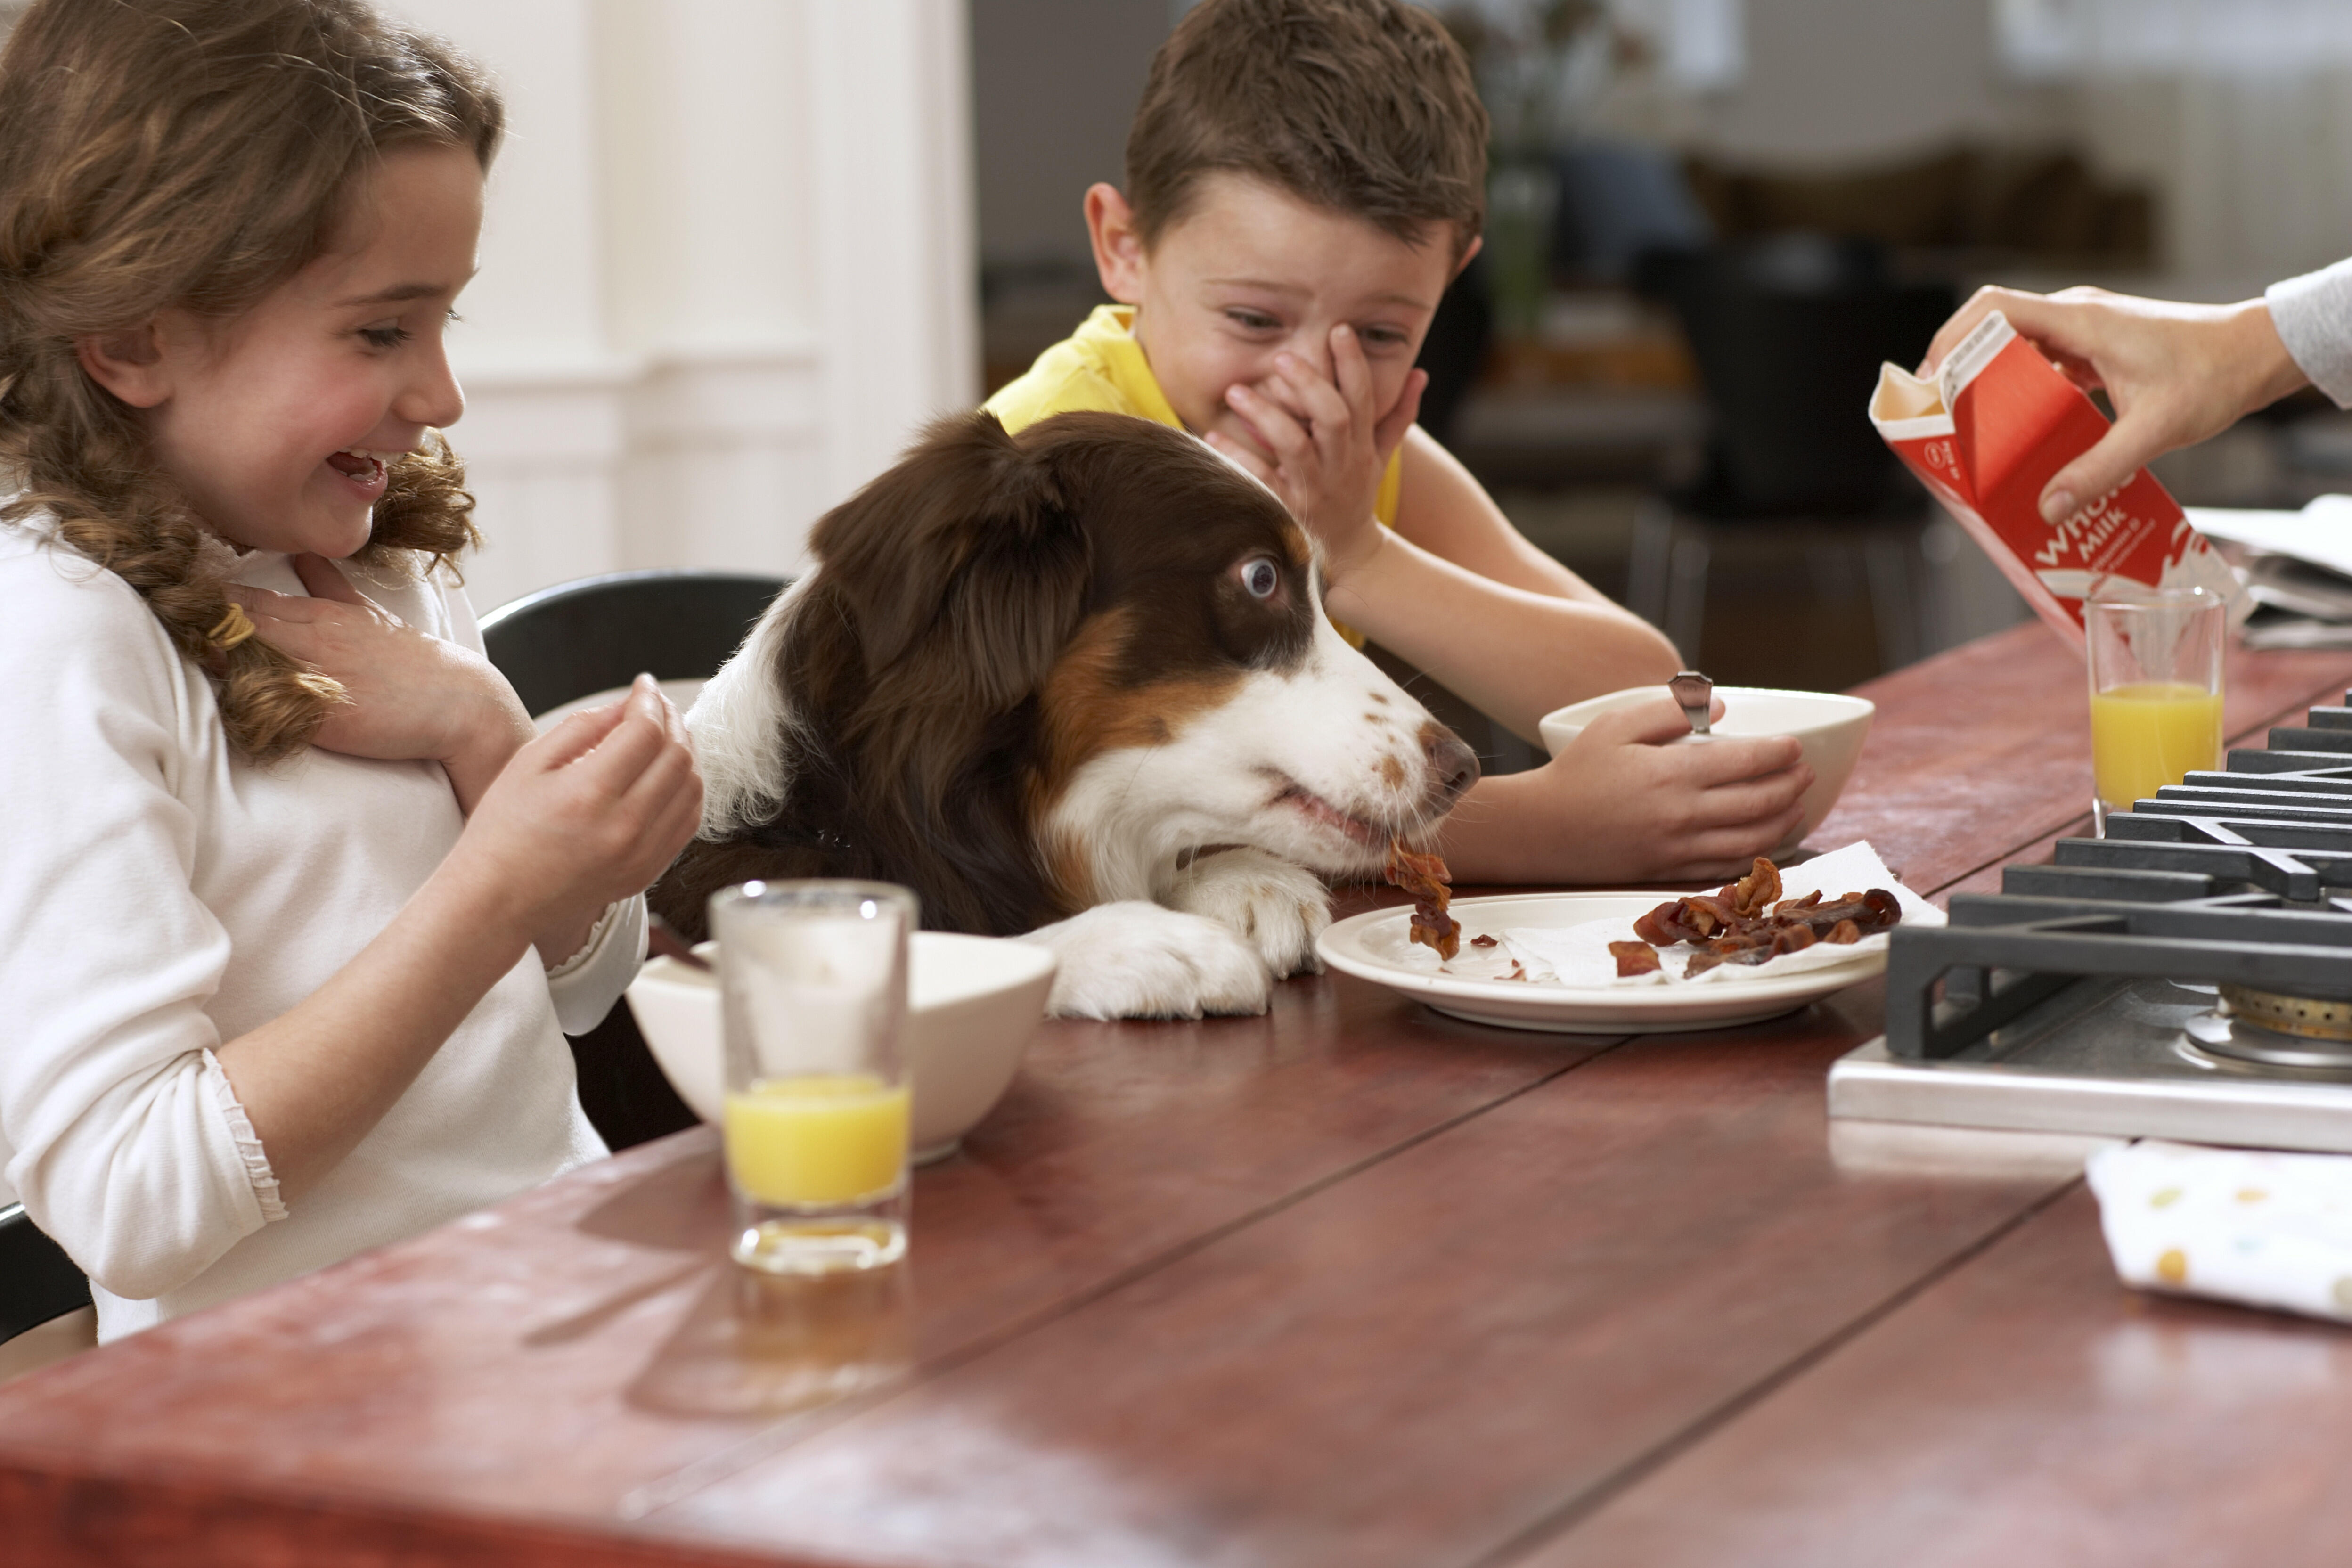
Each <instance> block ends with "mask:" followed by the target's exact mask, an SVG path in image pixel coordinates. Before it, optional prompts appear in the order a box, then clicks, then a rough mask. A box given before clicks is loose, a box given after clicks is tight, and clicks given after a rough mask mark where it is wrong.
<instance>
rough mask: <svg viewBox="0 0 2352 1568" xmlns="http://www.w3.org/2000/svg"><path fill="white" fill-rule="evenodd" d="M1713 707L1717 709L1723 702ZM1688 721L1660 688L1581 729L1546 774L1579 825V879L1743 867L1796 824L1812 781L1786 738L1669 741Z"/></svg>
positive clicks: (1646, 877) (1690, 874) (1665, 876)
mask: <svg viewBox="0 0 2352 1568" xmlns="http://www.w3.org/2000/svg"><path fill="white" fill-rule="evenodd" d="M1715 709H1716V713H1717V716H1718V717H1720V716H1721V714H1722V711H1723V702H1722V700H1721V699H1720V698H1718V699H1717V700H1716V704H1715ZM1689 731H1690V723H1689V721H1687V720H1685V718H1684V717H1683V713H1682V710H1681V709H1679V708H1677V707H1675V705H1674V703H1673V701H1672V700H1670V699H1668V698H1667V697H1666V695H1665V694H1664V692H1661V693H1659V695H1658V699H1657V700H1656V701H1655V702H1654V703H1648V702H1645V703H1642V704H1639V705H1637V706H1634V707H1630V708H1620V709H1616V710H1612V711H1610V712H1606V713H1603V714H1601V716H1600V717H1599V718H1597V719H1595V720H1593V721H1592V722H1591V724H1588V725H1587V726H1585V728H1584V730H1583V731H1582V732H1581V733H1580V734H1579V735H1578V736H1577V737H1576V739H1575V740H1574V741H1572V742H1570V743H1569V745H1568V746H1567V748H1566V749H1565V750H1563V751H1562V752H1560V754H1559V756H1557V757H1555V758H1553V759H1552V761H1551V762H1550V763H1549V764H1548V765H1547V766H1546V767H1545V768H1544V769H1543V770H1542V771H1543V772H1544V773H1547V774H1549V775H1550V782H1551V783H1552V784H1553V786H1554V796H1553V798H1554V799H1555V800H1556V802H1557V805H1558V809H1559V812H1560V813H1561V814H1562V816H1561V818H1560V819H1561V820H1565V821H1570V822H1573V823H1575V824H1576V825H1577V830H1578V834H1579V837H1580V839H1581V840H1582V845H1581V849H1582V852H1581V853H1580V854H1579V855H1578V856H1577V860H1578V862H1579V863H1578V865H1577V867H1576V873H1575V877H1574V879H1575V880H1577V881H1580V882H1612V883H1616V882H1647V881H1672V882H1679V881H1688V880H1697V879H1708V878H1721V877H1727V876H1729V875H1731V874H1733V873H1735V872H1741V871H1745V870H1747V868H1748V864H1749V862H1750V861H1752V860H1753V859H1754V858H1756V857H1757V856H1759V855H1764V854H1769V852H1770V851H1771V849H1772V847H1774V846H1775V845H1777V844H1780V842H1781V841H1783V840H1784V839H1786V838H1787V837H1789V835H1790V834H1791V833H1793V832H1795V831H1796V828H1797V824H1798V823H1799V822H1800V821H1801V819H1802V818H1803V816H1804V807H1803V805H1801V802H1800V800H1799V798H1798V797H1799V796H1801V795H1803V794H1804V793H1805V790H1806V789H1807V788H1808V787H1809V786H1810V785H1811V784H1812V782H1813V770H1812V769H1811V767H1809V766H1808V765H1806V764H1805V763H1803V762H1801V761H1800V760H1799V759H1800V753H1801V747H1800V746H1799V745H1798V743H1797V742H1795V741H1793V740H1791V739H1790V738H1789V737H1787V736H1785V735H1775V736H1756V737H1748V736H1738V737H1734V736H1726V737H1724V738H1722V739H1720V740H1709V741H1705V742H1700V743H1699V744H1697V745H1690V746H1678V745H1670V744H1666V743H1665V742H1672V741H1673V740H1675V738H1676V737H1678V736H1681V735H1685V734H1687V733H1689Z"/></svg>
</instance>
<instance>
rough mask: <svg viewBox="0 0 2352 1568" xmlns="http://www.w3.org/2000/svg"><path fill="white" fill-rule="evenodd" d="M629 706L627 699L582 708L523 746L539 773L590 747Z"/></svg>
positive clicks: (571, 759) (574, 758)
mask: <svg viewBox="0 0 2352 1568" xmlns="http://www.w3.org/2000/svg"><path fill="white" fill-rule="evenodd" d="M628 710H629V703H628V699H626V698H623V699H622V700H619V701H617V702H600V703H598V704H597V705H596V706H595V707H593V708H583V709H582V710H580V711H579V712H577V713H574V714H572V716H571V717H570V718H568V719H566V720H564V721H563V722H562V723H561V724H558V725H557V726H556V727H555V728H554V729H552V730H550V731H548V732H547V733H546V734H544V735H541V737H540V738H539V739H538V740H536V741H533V742H531V743H530V745H529V746H527V747H525V748H524V749H523V752H522V753H521V754H522V755H528V756H530V759H531V763H532V765H533V766H535V767H536V768H538V770H539V771H540V772H541V773H552V772H554V771H555V770H556V769H558V768H561V767H563V766H565V765H567V764H569V763H576V762H578V761H579V760H580V759H581V758H583V757H584V756H586V755H587V754H588V753H589V752H592V751H594V750H595V749H596V746H597V744H598V743H599V742H602V741H603V740H604V737H605V736H607V735H609V734H611V733H612V732H613V731H614V727H615V726H617V725H618V724H619V723H620V722H621V720H622V717H623V716H624V715H625V714H626V713H627V712H628Z"/></svg>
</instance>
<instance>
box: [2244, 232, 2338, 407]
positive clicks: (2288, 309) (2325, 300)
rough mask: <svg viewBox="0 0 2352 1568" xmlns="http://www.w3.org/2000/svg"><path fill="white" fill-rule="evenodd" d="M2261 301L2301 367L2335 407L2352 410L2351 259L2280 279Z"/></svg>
mask: <svg viewBox="0 0 2352 1568" xmlns="http://www.w3.org/2000/svg"><path fill="white" fill-rule="evenodd" d="M2263 299H2264V300H2266V301H2267V302H2268V303H2269V305H2270V308H2271V324H2272V325H2273V326H2274V327H2276V328H2277V329H2278V335H2279V341H2280V342H2284V344H2286V352H2287V353H2290V354H2292V355H2294V363H2295V364H2296V366H2297V368H2299V369H2300V370H2301V371H2302V372H2303V374H2305V375H2307V376H2309V377H2310V378H2311V384H2312V385H2314V386H2315V387H2317V388H2319V390H2320V391H2322V392H2324V393H2326V394H2327V395H2328V396H2329V397H2331V398H2333V399H2334V400H2335V403H2336V407H2338V408H2352V259H2347V260H2344V261H2339V262H2337V263H2336V265H2335V266H2333V267H2323V268H2320V269H2319V270H2318V271H2316V272H2306V273H2305V274H2304V275H2303V276H2302V277H2300V278H2288V279H2282V280H2281V281H2279V282H2276V283H2273V284H2272V285H2271V286H2270V288H2268V289H2265V290H2264V291H2263Z"/></svg>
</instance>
